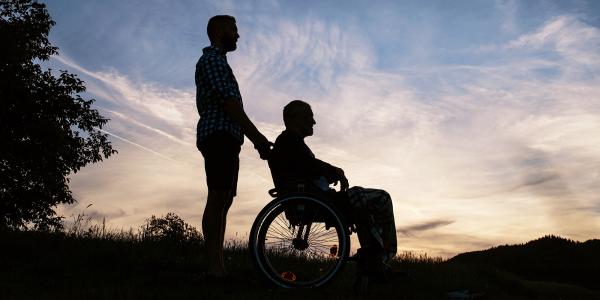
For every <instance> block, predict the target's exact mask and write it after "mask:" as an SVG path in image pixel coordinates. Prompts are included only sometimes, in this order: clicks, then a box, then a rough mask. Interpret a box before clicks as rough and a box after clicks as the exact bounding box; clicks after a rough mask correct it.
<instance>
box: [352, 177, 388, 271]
mask: <svg viewBox="0 0 600 300" xmlns="http://www.w3.org/2000/svg"><path fill="white" fill-rule="evenodd" d="M347 194H348V198H349V201H350V205H351V206H352V207H353V209H354V210H355V215H357V217H358V221H359V222H360V223H362V224H358V225H359V226H358V227H362V228H359V229H358V232H357V233H358V236H359V241H360V243H361V247H364V246H379V247H381V248H382V249H383V252H384V253H383V255H384V257H383V260H384V262H388V261H389V260H390V259H391V258H392V257H394V256H395V255H396V252H397V241H396V224H395V221H394V209H393V206H392V198H391V197H390V195H389V194H388V193H387V192H386V191H384V190H378V189H366V188H362V187H352V188H350V189H349V190H348V191H347ZM366 244H368V245H366ZM372 244H376V245H372Z"/></svg>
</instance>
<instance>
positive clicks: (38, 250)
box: [0, 232, 600, 299]
mask: <svg viewBox="0 0 600 300" xmlns="http://www.w3.org/2000/svg"><path fill="white" fill-rule="evenodd" d="M555 239H557V240H556V241H553V240H552V241H551V243H554V242H556V243H557V244H558V243H567V244H571V243H574V242H571V241H567V242H565V241H563V240H562V239H558V238H555ZM548 241H549V240H548V239H541V240H538V241H533V242H531V243H532V244H526V245H520V246H503V247H498V248H494V249H490V250H487V252H486V251H482V252H477V253H468V254H463V255H459V256H457V257H455V258H453V259H450V260H447V261H444V260H442V259H439V258H431V257H428V256H425V255H421V256H417V255H414V254H411V253H403V254H401V255H399V257H398V259H396V260H395V261H394V263H393V264H394V265H395V267H398V268H402V269H404V270H406V271H407V272H408V273H409V274H410V276H409V277H408V278H403V279H396V280H394V281H393V282H391V283H390V284H373V285H371V286H370V287H369V289H368V290H367V291H366V292H365V293H364V294H357V293H356V292H354V291H353V289H352V282H353V279H354V276H353V275H354V265H353V264H352V263H349V264H348V265H347V267H346V268H345V269H344V271H343V272H342V273H341V274H339V276H338V277H336V279H335V280H334V282H332V284H330V285H328V286H327V287H324V288H320V289H314V290H300V291H298V290H294V291H292V290H283V289H279V288H274V287H273V286H271V285H268V284H266V283H264V282H263V281H262V280H261V279H260V277H259V276H258V274H257V273H256V272H255V270H254V268H253V266H252V263H251V260H250V257H249V254H248V251H247V249H246V248H245V242H243V241H239V242H230V243H229V244H228V247H227V251H226V257H227V264H228V269H229V270H231V271H232V272H234V273H233V274H232V279H231V280H230V281H229V282H221V283H214V282H204V281H203V280H201V279H200V278H199V277H198V274H199V273H200V272H201V271H202V270H204V268H205V263H206V258H205V257H204V256H203V251H202V250H203V249H202V248H203V243H202V240H200V239H196V240H189V241H177V240H155V239H145V238H143V237H141V236H137V235H135V234H132V233H129V234H120V235H119V234H117V235H115V234H112V235H102V236H99V235H69V234H65V233H41V232H0V249H2V250H1V253H2V254H1V255H0V299H361V298H369V299H370V298H375V299H376V298H381V299H384V298H385V299H469V298H481V299H600V292H598V291H594V290H591V289H589V288H584V287H579V286H576V285H573V284H564V283H552V282H545V281H541V280H543V279H544V278H542V277H538V276H534V275H536V274H538V273H535V274H533V275H531V274H528V275H527V276H524V275H523V277H521V276H522V274H525V273H522V271H523V270H525V269H526V268H521V269H519V268H517V267H515V269H512V268H506V264H504V262H505V261H507V260H504V258H502V259H492V258H490V257H494V255H495V254H494V255H492V253H496V252H497V251H500V252H502V251H506V250H502V249H513V248H510V247H517V248H519V247H525V248H526V249H528V250H527V251H529V252H527V253H528V254H527V255H529V257H530V258H531V257H536V256H538V255H540V253H541V252H535V251H536V250H535V249H536V248H535V247H533V246H532V245H538V244H542V243H546V242H548ZM528 245H529V246H528ZM576 245H577V247H583V245H586V246H585V247H588V246H587V245H592V247H596V246H597V242H593V241H592V242H590V243H581V244H576ZM506 247H509V248H506ZM553 247H554V246H546V247H541V248H540V249H546V251H547V252H544V253H555V254H556V257H560V255H562V254H560V253H562V252H561V251H562V250H549V249H550V248H553ZM565 247H569V246H565ZM517 248H514V249H517ZM499 249H500V250H499ZM561 249H562V248H561ZM593 249H597V248H593ZM511 251H512V250H511ZM515 251H516V250H515ZM553 251H555V252H553ZM556 251H558V252H556ZM517 252H518V251H517ZM517 252H515V253H517ZM486 253H487V254H486ZM498 253H499V252H498ZM596 253H598V252H597V251H596ZM523 255H524V256H518V257H520V259H521V260H517V261H515V263H514V264H515V266H516V265H518V264H520V263H519V261H520V262H521V263H522V262H523V261H525V260H527V259H526V257H527V256H526V255H525V254H523ZM486 256H487V257H488V258H486ZM509 256H510V255H509ZM542 262H543V259H542V258H540V264H539V265H542ZM508 265H510V264H508ZM552 266H561V268H563V267H564V268H569V266H570V263H569V262H564V263H562V264H556V263H550V264H549V266H548V268H547V269H545V270H550V269H552ZM571 268H572V269H573V271H574V272H579V271H581V270H591V271H594V270H597V269H594V268H593V267H592V268H591V269H588V268H587V267H586V266H585V265H584V264H575V265H573V266H571ZM577 268H582V269H577ZM557 270H558V269H557ZM561 270H562V269H561ZM511 272H515V273H511ZM596 274H598V273H596ZM564 282H571V283H578V282H575V281H564ZM584 283H586V284H587V283H588V282H584ZM591 287H593V286H591ZM466 290H468V292H467V291H466ZM449 293H450V294H449ZM450 296H452V297H450Z"/></svg>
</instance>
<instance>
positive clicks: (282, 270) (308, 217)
mask: <svg viewBox="0 0 600 300" xmlns="http://www.w3.org/2000/svg"><path fill="white" fill-rule="evenodd" d="M348 235H349V233H348V230H347V228H346V225H345V222H344V221H343V219H342V216H341V215H340V214H339V212H338V211H337V210H336V209H335V208H334V207H332V206H331V205H329V204H328V203H326V202H325V201H323V200H320V199H316V198H312V197H307V196H302V195H296V196H287V197H280V198H278V199H275V200H273V201H272V202H271V203H269V204H268V205H267V206H266V207H265V208H264V209H263V210H262V211H261V213H259V215H258V217H257V218H256V220H255V222H254V224H253V226H252V231H251V235H250V249H251V252H252V258H253V261H254V263H255V266H256V267H257V268H258V269H259V270H260V271H261V273H262V275H264V276H265V277H266V278H267V279H268V280H269V281H270V282H272V283H275V284H276V285H278V286H281V287H284V288H310V287H318V286H321V285H324V284H326V283H327V282H329V281H330V280H331V279H332V278H333V277H334V276H335V274H336V273H337V272H339V271H340V270H341V269H342V267H343V266H344V264H345V262H346V260H347V258H348V255H349V252H350V240H349V236H348Z"/></svg>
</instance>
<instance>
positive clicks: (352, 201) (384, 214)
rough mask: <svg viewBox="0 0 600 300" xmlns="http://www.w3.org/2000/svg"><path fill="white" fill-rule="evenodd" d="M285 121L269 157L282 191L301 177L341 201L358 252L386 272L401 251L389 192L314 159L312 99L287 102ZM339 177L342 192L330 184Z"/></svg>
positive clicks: (309, 186) (294, 187)
mask: <svg viewBox="0 0 600 300" xmlns="http://www.w3.org/2000/svg"><path fill="white" fill-rule="evenodd" d="M283 121H284V123H285V130H284V131H283V132H282V133H281V134H280V135H279V137H277V140H276V141H275V144H274V146H273V150H272V151H271V155H270V157H269V168H270V169H271V175H272V176H273V182H274V183H275V187H276V188H277V190H278V191H297V186H298V183H299V182H302V183H304V184H305V185H306V188H305V189H306V190H311V189H313V190H318V191H321V192H323V193H325V194H326V195H327V196H328V197H327V198H328V199H332V201H340V202H341V203H342V204H343V206H345V207H347V208H348V210H347V212H348V213H350V214H351V216H352V219H353V220H354V222H355V224H356V229H357V234H358V238H359V242H360V244H361V247H362V248H361V249H360V250H359V256H364V257H366V258H367V260H366V261H368V264H370V265H371V266H367V268H371V270H374V272H379V271H385V269H386V268H387V267H386V266H387V263H388V262H389V261H390V259H391V258H392V257H394V255H396V228H395V224H394V211H393V208H392V199H391V198H390V195H389V194H388V193H387V192H385V191H383V190H377V189H368V188H362V187H358V186H355V187H351V188H348V187H349V184H348V179H347V178H346V176H345V175H344V171H343V170H342V169H340V168H338V167H335V166H333V165H330V164H328V163H326V162H324V161H321V160H319V159H317V158H315V155H314V154H313V153H312V151H311V150H310V148H309V147H308V146H307V145H306V144H305V143H304V138H305V137H307V136H311V135H312V134H313V126H314V125H315V124H316V122H315V120H314V117H313V112H312V110H311V107H310V105H309V104H308V103H306V102H304V101H301V100H294V101H292V102H290V103H289V104H287V105H286V106H285V107H284V109H283ZM338 182H339V183H340V191H339V192H336V191H335V190H333V189H330V188H329V184H332V183H333V184H334V185H337V183H338ZM363 261H364V260H363ZM373 265H374V266H373ZM382 268H383V269H382ZM368 272H371V271H368ZM371 273H373V272H371Z"/></svg>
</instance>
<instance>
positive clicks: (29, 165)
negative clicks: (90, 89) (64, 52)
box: [0, 0, 116, 229]
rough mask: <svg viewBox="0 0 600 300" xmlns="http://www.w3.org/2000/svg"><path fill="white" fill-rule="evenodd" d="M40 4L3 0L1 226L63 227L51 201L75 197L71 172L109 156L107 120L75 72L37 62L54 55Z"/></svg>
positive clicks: (0, 12)
mask: <svg viewBox="0 0 600 300" xmlns="http://www.w3.org/2000/svg"><path fill="white" fill-rule="evenodd" d="M52 25H54V21H52V19H51V18H50V15H49V14H48V12H47V10H46V7H45V5H44V4H41V3H34V2H32V1H25V0H11V1H5V0H3V1H0V41H1V43H2V47H0V99H1V102H0V140H1V141H2V146H1V147H0V228H1V227H9V228H21V229H22V228H27V227H28V226H30V225H33V227H34V228H38V229H48V228H52V227H60V226H61V225H60V219H61V217H57V216H56V213H55V211H54V207H55V206H56V205H58V204H62V203H65V204H70V203H73V202H75V199H74V198H73V195H72V193H71V191H70V190H69V187H68V182H69V179H68V177H67V176H68V175H69V174H70V173H71V172H77V171H78V170H79V169H80V168H82V167H83V166H85V165H87V164H89V163H94V162H98V161H101V160H102V159H103V157H104V158H108V157H109V156H110V155H111V154H113V153H115V152H116V151H115V150H113V149H112V146H111V144H110V142H109V141H108V139H107V135H106V134H104V133H103V132H102V131H101V128H102V126H103V125H105V124H106V123H107V122H108V119H106V118H104V117H102V116H101V115H100V114H99V113H98V111H97V110H95V109H93V108H92V104H93V102H94V100H93V99H90V100H85V99H83V98H82V97H81V95H79V93H82V92H84V91H85V86H84V85H83V82H82V81H81V80H80V79H78V78H77V76H75V75H73V74H70V73H68V72H67V71H60V72H59V74H58V75H55V74H53V73H52V71H51V70H50V69H47V70H42V67H41V66H40V65H39V63H38V62H39V61H44V60H48V59H49V58H50V56H51V55H54V54H57V53H58V52H57V50H58V49H57V48H56V47H54V46H52V45H51V43H50V41H49V40H48V33H49V32H50V28H51V27H52Z"/></svg>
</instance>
